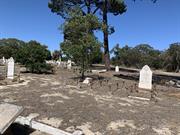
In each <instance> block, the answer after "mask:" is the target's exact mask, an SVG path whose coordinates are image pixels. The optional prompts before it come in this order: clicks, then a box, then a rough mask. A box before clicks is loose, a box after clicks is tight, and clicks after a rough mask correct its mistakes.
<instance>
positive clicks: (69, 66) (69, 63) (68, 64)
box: [67, 60, 72, 69]
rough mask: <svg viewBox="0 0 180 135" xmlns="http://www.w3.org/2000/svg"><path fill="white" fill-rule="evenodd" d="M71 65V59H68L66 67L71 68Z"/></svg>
mask: <svg viewBox="0 0 180 135" xmlns="http://www.w3.org/2000/svg"><path fill="white" fill-rule="evenodd" d="M71 67H72V62H71V60H68V62H67V69H71Z"/></svg>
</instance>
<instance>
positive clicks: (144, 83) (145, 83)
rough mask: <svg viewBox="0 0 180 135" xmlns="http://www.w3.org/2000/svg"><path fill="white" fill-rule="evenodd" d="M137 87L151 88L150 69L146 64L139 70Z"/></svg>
mask: <svg viewBox="0 0 180 135" xmlns="http://www.w3.org/2000/svg"><path fill="white" fill-rule="evenodd" d="M139 88H143V89H152V71H151V69H150V68H149V66H148V65H145V66H144V67H143V68H142V70H141V71H140V77H139Z"/></svg>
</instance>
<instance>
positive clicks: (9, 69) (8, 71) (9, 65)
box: [7, 57, 14, 79]
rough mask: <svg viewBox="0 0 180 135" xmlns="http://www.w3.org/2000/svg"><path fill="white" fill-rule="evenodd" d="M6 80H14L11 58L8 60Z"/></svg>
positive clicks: (12, 60)
mask: <svg viewBox="0 0 180 135" xmlns="http://www.w3.org/2000/svg"><path fill="white" fill-rule="evenodd" d="M7 78H8V79H14V59H13V58H12V57H11V58H10V59H8V69H7Z"/></svg>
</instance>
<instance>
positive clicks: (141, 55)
mask: <svg viewBox="0 0 180 135" xmlns="http://www.w3.org/2000/svg"><path fill="white" fill-rule="evenodd" d="M113 52H114V57H113V61H114V64H116V65H117V64H118V65H124V66H127V67H136V68H141V67H143V66H144V65H149V66H150V67H153V68H155V69H160V68H162V65H163V60H162V57H161V54H162V52H161V51H159V50H155V49H154V48H152V47H151V46H150V45H148V44H140V45H137V46H136V47H134V48H132V47H129V46H127V45H126V46H124V47H123V48H119V46H116V47H115V48H114V49H113Z"/></svg>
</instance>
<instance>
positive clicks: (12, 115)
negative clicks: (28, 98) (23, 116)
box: [0, 103, 23, 134]
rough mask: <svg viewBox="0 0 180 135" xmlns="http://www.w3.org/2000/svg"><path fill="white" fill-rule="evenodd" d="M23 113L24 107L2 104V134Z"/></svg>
mask: <svg viewBox="0 0 180 135" xmlns="http://www.w3.org/2000/svg"><path fill="white" fill-rule="evenodd" d="M22 111H23V107H21V106H17V105H13V104H8V103H2V104H0V134H3V133H4V132H5V131H6V129H7V128H8V127H9V126H10V125H11V124H12V123H13V122H14V121H15V119H16V118H17V117H18V116H19V115H20V113H21V112H22Z"/></svg>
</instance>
